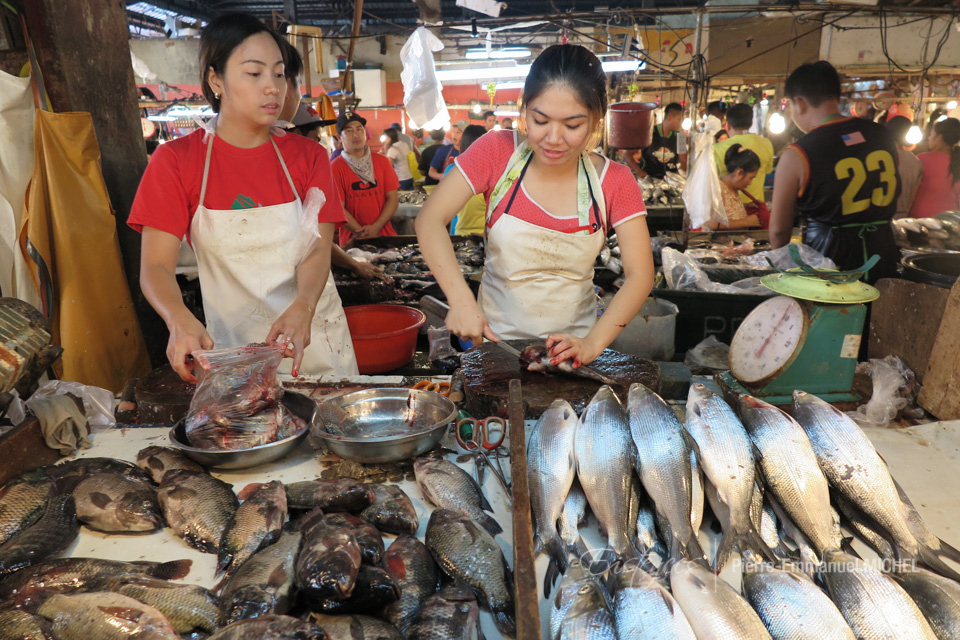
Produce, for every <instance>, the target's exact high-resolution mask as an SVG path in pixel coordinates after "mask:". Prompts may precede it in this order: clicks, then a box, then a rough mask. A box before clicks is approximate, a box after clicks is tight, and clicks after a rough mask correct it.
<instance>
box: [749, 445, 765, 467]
mask: <svg viewBox="0 0 960 640" xmlns="http://www.w3.org/2000/svg"><path fill="white" fill-rule="evenodd" d="M750 448H751V449H753V458H754V460H756V461H757V463H758V465H757V466H758V468H759V463H760V461H761V460H763V452H762V451H760V447H758V446H757V443H756V442H754V441H753V440H751V441H750Z"/></svg>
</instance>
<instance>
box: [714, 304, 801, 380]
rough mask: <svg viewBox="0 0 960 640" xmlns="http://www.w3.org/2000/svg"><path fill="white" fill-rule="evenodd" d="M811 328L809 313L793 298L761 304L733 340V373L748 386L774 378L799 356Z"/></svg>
mask: <svg viewBox="0 0 960 640" xmlns="http://www.w3.org/2000/svg"><path fill="white" fill-rule="evenodd" d="M809 324H810V321H809V317H808V316H807V312H806V310H805V309H804V308H803V306H802V305H801V304H800V303H799V302H797V301H796V300H794V299H793V298H788V297H786V296H777V297H776V298H771V299H769V300H766V301H764V302H762V303H761V304H760V305H759V306H757V307H756V308H755V309H754V310H753V311H751V312H750V314H749V315H747V317H746V318H744V320H743V323H742V324H741V325H740V328H739V329H737V333H736V334H735V335H734V336H733V341H732V342H731V344H730V373H732V374H733V376H734V377H735V378H736V379H737V380H739V381H740V382H743V383H745V384H760V383H763V382H765V381H768V380H771V379H773V378H775V377H776V376H777V375H778V374H779V373H780V372H781V371H782V370H783V369H784V368H786V366H787V365H789V364H790V363H791V362H793V360H794V358H796V357H797V354H799V353H800V349H801V348H802V347H803V341H804V339H805V338H806V335H807V329H808V326H809Z"/></svg>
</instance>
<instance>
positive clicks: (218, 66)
mask: <svg viewBox="0 0 960 640" xmlns="http://www.w3.org/2000/svg"><path fill="white" fill-rule="evenodd" d="M258 33H268V34H270V35H271V36H272V37H273V39H274V40H275V41H276V42H277V46H278V47H280V51H281V52H282V51H283V45H282V44H281V42H283V41H282V40H281V39H280V38H279V37H278V36H277V34H276V33H274V32H273V31H272V30H271V29H270V28H269V27H268V26H267V25H265V24H264V23H262V22H260V20H258V19H257V18H254V17H253V16H251V15H249V14H246V13H225V14H223V15H222V16H218V17H216V18H214V19H213V20H212V21H211V22H210V24H208V25H207V26H206V27H204V28H203V33H201V34H200V87H201V90H202V91H203V97H204V98H206V99H207V102H209V103H210V106H211V107H213V110H214V111H216V112H217V113H220V99H219V98H216V97H214V95H213V87H211V86H210V82H209V80H208V79H207V75H208V74H209V72H210V69H213V70H214V72H215V73H216V74H217V75H219V76H221V77H222V76H223V74H224V72H225V71H226V70H227V60H228V59H229V58H230V54H232V53H233V50H234V49H236V48H237V47H239V46H240V45H241V44H242V43H243V41H244V40H246V39H247V38H249V37H250V36H254V35H257V34H258Z"/></svg>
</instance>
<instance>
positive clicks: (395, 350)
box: [315, 304, 427, 375]
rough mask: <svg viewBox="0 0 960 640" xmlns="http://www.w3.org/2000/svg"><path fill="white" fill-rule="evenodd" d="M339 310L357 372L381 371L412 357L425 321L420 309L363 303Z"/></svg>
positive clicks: (370, 372) (395, 366) (365, 373)
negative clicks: (343, 314)
mask: <svg viewBox="0 0 960 640" xmlns="http://www.w3.org/2000/svg"><path fill="white" fill-rule="evenodd" d="M343 311H344V313H345V314H346V316H347V326H349V327H350V337H351V338H352V339H353V350H354V351H355V352H356V354H357V368H358V369H359V370H360V373H362V374H364V375H369V374H373V373H383V372H384V371H390V370H392V369H396V368H398V367H402V366H403V365H405V364H407V363H408V362H410V361H411V360H413V354H414V353H415V352H416V350H417V333H418V332H419V330H420V327H422V326H423V325H424V323H426V321H427V316H426V315H424V313H423V312H422V311H420V310H419V309H414V308H412V307H404V306H401V305H395V304H363V305H359V306H356V307H346V308H345V309H344V310H343ZM315 338H316V337H315Z"/></svg>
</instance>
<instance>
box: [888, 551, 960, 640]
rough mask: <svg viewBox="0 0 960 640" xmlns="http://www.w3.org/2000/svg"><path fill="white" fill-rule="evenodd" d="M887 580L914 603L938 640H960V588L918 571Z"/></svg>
mask: <svg viewBox="0 0 960 640" xmlns="http://www.w3.org/2000/svg"><path fill="white" fill-rule="evenodd" d="M889 576H890V577H891V578H893V579H894V580H896V581H897V583H898V584H899V585H900V586H901V587H903V588H904V590H905V591H906V592H907V593H908V594H910V597H911V598H913V601H914V602H916V603H917V606H918V607H920V611H922V612H923V615H924V617H926V619H927V622H929V623H930V626H931V628H933V632H934V633H936V634H937V638H939V639H940V640H947V639H950V640H955V639H956V638H960V584H957V583H956V582H954V581H953V580H950V579H949V578H944V577H943V576H939V575H937V574H935V573H933V572H931V571H924V570H923V569H920V568H917V569H913V570H905V571H902V572H896V573H891V574H889Z"/></svg>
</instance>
